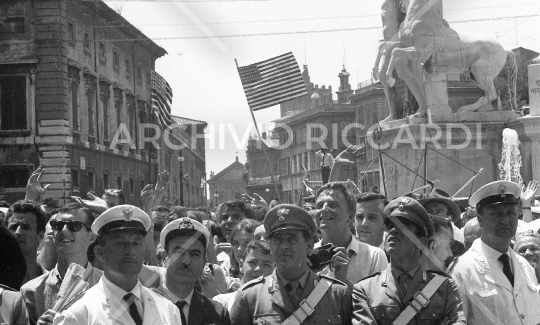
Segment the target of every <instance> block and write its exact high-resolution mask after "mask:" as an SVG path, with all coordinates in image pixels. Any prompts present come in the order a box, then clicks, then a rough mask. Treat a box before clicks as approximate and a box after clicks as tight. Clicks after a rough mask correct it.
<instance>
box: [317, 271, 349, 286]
mask: <svg viewBox="0 0 540 325" xmlns="http://www.w3.org/2000/svg"><path fill="white" fill-rule="evenodd" d="M319 276H320V277H321V278H327V279H330V280H332V281H334V282H337V283H339V284H342V285H344V286H347V284H346V283H345V282H343V281H340V280H338V279H336V278H333V277H331V276H329V275H326V274H319Z"/></svg>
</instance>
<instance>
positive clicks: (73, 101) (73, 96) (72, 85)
mask: <svg viewBox="0 0 540 325" xmlns="http://www.w3.org/2000/svg"><path fill="white" fill-rule="evenodd" d="M68 78H69V97H70V98H69V105H70V111H71V123H72V128H73V131H79V71H78V70H76V69H70V72H69V74H68Z"/></svg>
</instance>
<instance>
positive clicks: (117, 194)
mask: <svg viewBox="0 0 540 325" xmlns="http://www.w3.org/2000/svg"><path fill="white" fill-rule="evenodd" d="M105 194H107V195H111V196H115V197H117V198H118V205H122V204H126V196H125V195H124V192H122V190H120V189H107V190H105Z"/></svg>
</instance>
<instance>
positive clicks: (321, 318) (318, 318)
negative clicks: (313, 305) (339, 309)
mask: <svg viewBox="0 0 540 325" xmlns="http://www.w3.org/2000/svg"><path fill="white" fill-rule="evenodd" d="M304 324H317V325H319V324H331V325H332V324H341V316H340V315H338V314H313V315H311V316H310V317H308V318H307V319H306V320H305V321H304Z"/></svg>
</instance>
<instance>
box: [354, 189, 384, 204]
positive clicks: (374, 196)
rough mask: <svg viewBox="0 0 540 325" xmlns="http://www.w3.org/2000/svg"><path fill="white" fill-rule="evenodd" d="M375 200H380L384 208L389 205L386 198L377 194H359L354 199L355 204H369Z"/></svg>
mask: <svg viewBox="0 0 540 325" xmlns="http://www.w3.org/2000/svg"><path fill="white" fill-rule="evenodd" d="M375 200H381V201H382V202H383V204H384V206H386V205H388V203H389V202H388V199H387V198H386V196H384V195H382V194H379V193H373V192H364V193H360V194H359V195H358V197H357V198H356V202H357V203H362V202H369V201H375Z"/></svg>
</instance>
